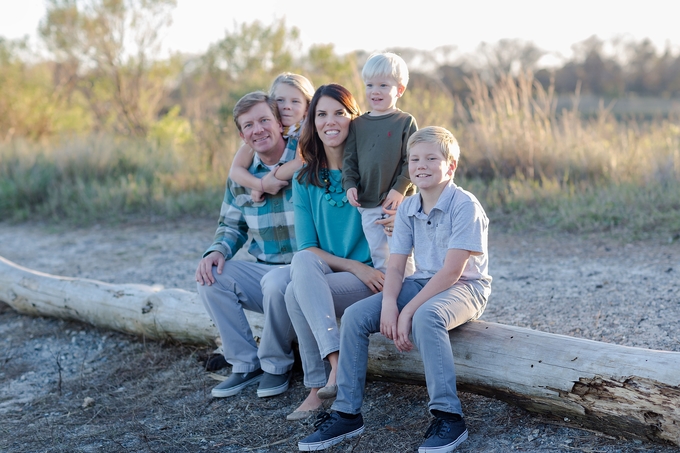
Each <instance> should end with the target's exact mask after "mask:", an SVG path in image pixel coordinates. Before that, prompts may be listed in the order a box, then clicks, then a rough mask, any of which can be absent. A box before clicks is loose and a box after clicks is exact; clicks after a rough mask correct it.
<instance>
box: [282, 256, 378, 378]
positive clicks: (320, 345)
mask: <svg viewBox="0 0 680 453" xmlns="http://www.w3.org/2000/svg"><path fill="white" fill-rule="evenodd" d="M290 276H291V282H290V284H289V285H288V288H287V289H286V307H287V308H288V314H289V316H290V320H291V321H292V323H293V326H295V332H296V333H297V337H298V345H299V347H300V357H301V359H302V369H303V370H304V372H305V378H304V384H305V386H306V387H309V388H318V387H323V386H324V385H326V378H327V376H326V366H325V363H324V360H323V359H324V358H325V357H326V356H327V355H328V354H330V353H331V352H335V351H337V350H338V349H339V347H340V333H339V329H338V322H337V318H339V317H341V316H342V314H343V313H344V311H345V309H346V308H347V307H349V306H350V305H352V304H353V303H354V302H356V301H358V300H361V299H364V298H365V297H368V296H370V295H371V294H373V293H372V292H371V290H370V289H368V287H367V286H366V285H365V284H364V283H363V282H362V281H361V280H359V279H358V278H357V277H356V276H355V275H354V274H352V273H350V272H333V270H331V268H330V267H329V266H328V264H327V263H326V262H325V261H324V260H322V259H321V258H319V257H318V256H317V255H316V254H314V253H313V252H310V251H308V250H302V251H300V252H297V253H296V254H295V256H293V262H292V263H291V271H290Z"/></svg>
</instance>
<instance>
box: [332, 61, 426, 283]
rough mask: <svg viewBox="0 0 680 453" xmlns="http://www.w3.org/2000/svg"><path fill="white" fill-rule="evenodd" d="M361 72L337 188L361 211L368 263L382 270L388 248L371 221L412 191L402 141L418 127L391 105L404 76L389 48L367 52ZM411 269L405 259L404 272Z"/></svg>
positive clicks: (402, 87) (401, 63) (403, 86)
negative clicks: (360, 99)
mask: <svg viewBox="0 0 680 453" xmlns="http://www.w3.org/2000/svg"><path fill="white" fill-rule="evenodd" d="M361 76H362V78H363V79H364V83H365V85H366V98H367V100H368V105H369V111H368V113H365V114H363V115H361V116H359V117H358V118H356V119H354V120H353V121H352V124H351V125H350V129H349V135H348V137H347V141H346V143H345V155H344V161H343V168H342V187H343V188H344V189H345V190H346V191H347V200H348V201H349V203H350V204H351V205H352V206H356V207H357V208H359V212H360V213H361V223H362V227H363V230H364V234H365V235H366V239H367V240H368V245H369V248H370V249H371V259H372V260H373V267H375V268H376V269H379V270H381V271H383V272H385V269H386V267H387V266H386V265H387V259H388V258H389V254H390V251H389V246H388V243H387V236H386V234H385V230H384V229H383V226H382V225H381V224H377V223H376V221H377V220H380V219H382V218H383V217H382V216H383V214H384V211H383V208H385V209H391V210H396V209H397V207H398V206H399V204H401V202H402V201H403V200H404V196H407V195H412V194H413V193H414V192H415V190H414V187H413V185H412V184H411V181H410V180H409V178H408V166H407V164H406V142H407V141H408V138H409V137H410V136H411V134H413V133H414V132H415V131H416V130H418V125H417V124H416V120H415V118H413V116H411V115H410V114H408V113H405V112H402V111H401V110H399V109H398V108H397V100H398V99H399V98H400V97H401V96H402V95H403V94H404V91H405V90H406V85H407V84H408V78H409V75H408V68H407V67H406V62H404V60H403V59H402V58H401V57H400V56H398V55H396V54H394V53H390V52H387V53H376V54H373V55H371V56H370V57H369V58H368V60H367V61H366V64H365V65H364V68H363V70H362V71H361ZM388 228H390V227H388ZM387 232H388V233H391V231H389V230H388V231H387ZM412 273H413V262H412V260H411V261H410V269H407V275H410V274H412Z"/></svg>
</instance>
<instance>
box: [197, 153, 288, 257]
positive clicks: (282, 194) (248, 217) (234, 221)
mask: <svg viewBox="0 0 680 453" xmlns="http://www.w3.org/2000/svg"><path fill="white" fill-rule="evenodd" d="M296 147H297V140H288V144H287V146H286V149H285V151H284V152H283V155H282V156H281V160H280V162H279V165H281V164H283V163H286V162H288V161H289V160H292V159H294V158H295V150H296ZM248 171H249V172H250V173H252V174H253V175H255V176H257V177H258V178H262V177H263V176H264V175H266V174H267V173H269V171H270V170H269V168H267V166H265V165H264V164H263V163H262V161H261V160H260V158H259V157H258V155H257V154H255V156H254V158H253V163H252V165H251V166H250V168H249V169H248ZM292 198H293V185H292V184H289V185H288V186H286V187H285V188H283V189H281V190H280V191H279V193H277V194H276V195H265V199H264V201H263V202H258V203H255V202H253V201H252V199H251V197H250V189H248V188H245V187H243V186H241V185H239V184H237V183H235V182H234V181H232V180H231V179H227V188H226V190H225V192H224V201H223V202H222V208H221V210H220V219H219V222H218V226H217V230H216V231H215V240H214V242H213V244H212V245H211V246H210V247H209V248H208V250H206V252H205V253H204V254H203V256H204V257H205V256H206V255H208V254H209V253H211V252H213V251H218V252H220V253H222V254H223V255H224V258H225V259H227V260H229V259H231V258H233V257H234V254H235V253H236V252H237V251H238V250H239V249H240V248H241V247H243V246H244V244H245V243H246V242H247V240H248V234H250V235H251V236H252V238H253V240H252V242H251V244H250V247H249V248H248V253H250V254H251V255H253V256H254V257H255V258H256V259H257V260H258V261H259V262H262V263H267V264H289V263H290V261H291V260H292V259H293V253H294V252H295V251H296V250H297V246H296V243H295V225H294V216H293V200H292Z"/></svg>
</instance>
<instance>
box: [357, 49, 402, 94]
mask: <svg viewBox="0 0 680 453" xmlns="http://www.w3.org/2000/svg"><path fill="white" fill-rule="evenodd" d="M379 76H384V77H392V78H393V79H394V80H396V81H397V83H398V84H399V85H401V86H403V87H404V88H406V85H408V67H407V66H406V62H405V61H404V59H403V58H401V57H400V56H399V55H397V54H395V53H392V52H383V53H380V52H377V53H373V54H371V56H370V57H368V60H366V64H365V65H364V68H363V69H362V70H361V77H362V78H363V79H364V82H365V81H366V80H368V79H372V78H373V77H379Z"/></svg>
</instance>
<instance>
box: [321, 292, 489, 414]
mask: <svg viewBox="0 0 680 453" xmlns="http://www.w3.org/2000/svg"><path fill="white" fill-rule="evenodd" d="M427 282H428V279H418V280H412V279H407V280H405V281H404V284H403V286H402V289H401V292H400V293H399V297H398V298H397V306H398V308H399V311H401V310H402V309H403V308H404V306H405V305H406V304H407V303H408V302H409V301H410V300H411V299H413V297H414V296H415V295H416V294H418V292H419V291H420V290H421V289H422V287H423V286H425V284H426V283H427ZM485 307H486V300H485V298H484V296H483V293H482V292H481V291H479V290H478V289H477V288H476V287H475V286H473V285H470V284H465V283H461V282H459V283H456V284H455V285H454V286H453V287H451V288H449V289H448V290H446V291H443V292H441V293H439V294H437V295H436V296H435V297H433V298H431V299H429V300H428V301H427V302H425V303H424V304H423V305H421V306H420V307H419V308H418V310H416V313H415V315H414V316H413V320H412V326H411V334H412V338H413V343H414V345H415V346H416V347H417V348H418V350H419V351H420V356H421V358H422V360H423V365H424V368H425V382H426V384H427V392H428V395H429V397H430V402H429V404H428V407H429V409H430V410H433V409H436V410H440V411H444V412H449V413H452V414H460V415H463V410H462V408H461V405H460V400H459V399H458V394H457V393H456V369H455V365H454V363H453V351H452V350H451V340H450V337H449V330H451V329H453V328H454V327H457V326H459V325H461V324H464V323H466V322H467V321H470V320H472V319H477V318H478V317H479V316H480V315H481V314H482V312H483V311H484V308H485ZM381 309H382V293H380V294H375V295H373V296H371V297H369V298H367V299H364V300H361V301H359V302H357V303H356V304H354V305H352V306H351V307H349V308H348V309H347V310H345V314H344V315H343V317H342V322H341V327H340V360H339V363H338V396H337V399H336V400H335V402H334V403H333V406H332V408H333V409H335V410H337V411H341V412H346V413H350V414H358V413H359V412H361V404H362V402H363V399H364V386H365V384H366V369H367V366H368V337H369V335H371V334H372V333H376V332H380V312H381Z"/></svg>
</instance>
